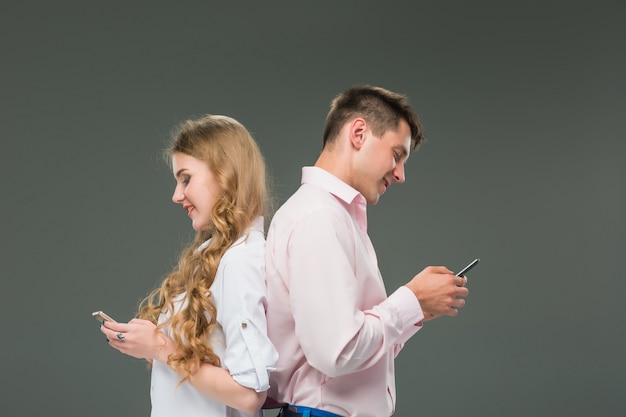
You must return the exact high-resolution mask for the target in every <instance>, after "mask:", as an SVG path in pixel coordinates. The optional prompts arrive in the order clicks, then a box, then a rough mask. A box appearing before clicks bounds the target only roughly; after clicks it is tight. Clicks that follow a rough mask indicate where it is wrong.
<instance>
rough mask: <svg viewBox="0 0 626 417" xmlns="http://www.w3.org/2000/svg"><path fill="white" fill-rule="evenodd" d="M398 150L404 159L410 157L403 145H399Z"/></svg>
mask: <svg viewBox="0 0 626 417" xmlns="http://www.w3.org/2000/svg"><path fill="white" fill-rule="evenodd" d="M396 150H398V151H400V156H402V157H403V158H406V157H407V156H409V151H408V150H407V149H406V148H405V147H404V146H402V145H397V146H396Z"/></svg>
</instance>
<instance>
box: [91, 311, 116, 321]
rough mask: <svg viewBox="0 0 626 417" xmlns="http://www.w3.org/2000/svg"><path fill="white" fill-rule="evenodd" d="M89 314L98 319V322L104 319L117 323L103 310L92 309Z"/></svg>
mask: <svg viewBox="0 0 626 417" xmlns="http://www.w3.org/2000/svg"><path fill="white" fill-rule="evenodd" d="M91 315H92V316H93V317H94V318H95V319H96V320H98V321H99V322H100V323H102V322H105V321H112V322H114V323H117V322H116V321H115V320H113V319H112V318H111V317H110V316H109V315H108V314H106V313H105V312H104V311H94V312H93V313H91Z"/></svg>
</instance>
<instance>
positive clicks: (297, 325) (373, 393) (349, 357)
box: [266, 167, 424, 417]
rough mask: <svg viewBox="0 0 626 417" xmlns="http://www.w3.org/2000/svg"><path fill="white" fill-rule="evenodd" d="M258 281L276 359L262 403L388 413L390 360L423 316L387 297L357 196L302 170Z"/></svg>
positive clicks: (377, 415) (398, 294) (399, 296)
mask: <svg viewBox="0 0 626 417" xmlns="http://www.w3.org/2000/svg"><path fill="white" fill-rule="evenodd" d="M266 280H267V288H268V308H267V322H268V336H269V337H270V339H271V340H272V342H273V343H274V345H275V346H276V348H277V350H278V352H279V359H278V365H277V368H276V370H275V371H274V372H272V374H271V375H270V390H269V391H268V392H269V396H270V397H272V398H274V399H275V400H277V401H279V402H286V403H290V404H296V405H303V406H308V407H314V408H319V409H322V410H326V411H330V412H333V413H336V414H339V415H341V416H350V417H356V416H358V417H368V416H371V417H384V416H390V415H391V414H393V412H394V408H395V402H396V398H395V396H396V390H395V377H394V358H395V356H396V355H397V354H398V352H399V351H400V349H401V348H402V346H403V344H404V342H406V340H408V339H409V338H410V337H411V336H412V335H413V334H415V332H417V331H418V330H419V329H420V328H421V324H420V325H416V323H418V322H421V321H422V320H423V318H424V315H423V313H422V310H421V308H420V305H419V302H418V301H417V298H416V297H415V295H414V294H413V293H412V292H411V291H410V290H409V289H408V288H406V287H404V286H402V287H400V288H399V289H398V290H396V291H395V292H394V293H393V294H391V295H390V296H389V297H387V293H386V290H385V286H384V283H383V280H382V277H381V275H380V272H379V270H378V263H377V260H376V253H375V252H374V248H373V246H372V244H371V242H370V239H369V237H368V235H367V214H366V201H365V198H364V197H363V195H361V194H360V193H359V192H358V191H356V190H355V189H353V188H352V187H350V186H348V185H347V184H345V183H344V182H342V181H341V180H339V179H338V178H336V177H335V176H333V175H331V174H330V173H328V172H327V171H324V170H323V169H321V168H316V167H305V168H303V169H302V185H301V187H300V188H299V189H298V191H297V192H296V193H295V194H294V195H293V196H292V197H291V198H290V199H289V200H287V202H286V203H285V204H284V205H283V206H282V207H281V208H280V209H279V210H278V211H277V212H276V215H275V216H274V218H273V220H272V222H271V225H270V229H269V231H268V236H267V246H266Z"/></svg>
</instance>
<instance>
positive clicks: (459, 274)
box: [456, 258, 480, 277]
mask: <svg viewBox="0 0 626 417" xmlns="http://www.w3.org/2000/svg"><path fill="white" fill-rule="evenodd" d="M478 262H480V258H476V259H474V260H473V261H472V262H470V263H469V265H467V266H466V267H465V268H463V269H461V270H460V271H459V272H458V273H457V274H456V276H457V277H462V276H463V275H465V273H466V272H468V271H469V270H470V269H472V268H473V267H475V266H476V264H477V263H478Z"/></svg>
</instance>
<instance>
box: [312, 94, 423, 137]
mask: <svg viewBox="0 0 626 417" xmlns="http://www.w3.org/2000/svg"><path fill="white" fill-rule="evenodd" d="M355 117H362V118H364V119H365V121H366V122H367V123H368V124H369V125H370V126H371V128H372V132H373V133H374V134H375V135H377V136H380V135H382V134H383V133H385V132H386V131H388V130H396V129H397V128H398V126H399V124H400V120H401V119H404V120H405V121H406V122H407V123H408V125H409V128H410V129H411V148H412V149H416V148H417V147H418V146H419V144H420V143H422V142H423V141H424V140H425V137H424V134H423V132H422V123H421V121H420V119H419V116H418V115H417V113H415V111H414V110H413V108H412V107H411V105H410V104H409V101H408V98H407V97H406V96H405V95H403V94H399V93H394V92H393V91H389V90H386V89H384V88H381V87H375V86H371V85H357V86H353V87H350V88H349V89H347V90H345V91H344V92H343V93H341V94H339V95H338V96H337V97H335V98H334V100H333V101H332V103H331V105H330V111H329V112H328V115H327V116H326V123H325V125H324V135H323V137H324V146H326V145H327V144H328V143H332V142H334V140H335V138H336V137H337V136H338V135H339V132H340V131H341V128H342V127H343V125H344V124H345V123H346V122H348V121H349V120H351V119H353V118H355Z"/></svg>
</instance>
